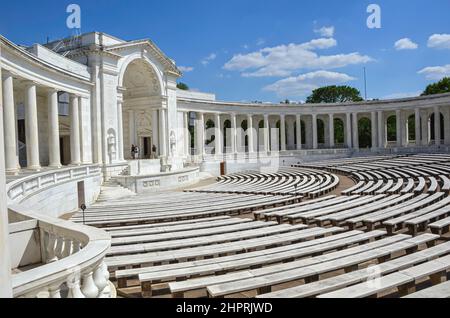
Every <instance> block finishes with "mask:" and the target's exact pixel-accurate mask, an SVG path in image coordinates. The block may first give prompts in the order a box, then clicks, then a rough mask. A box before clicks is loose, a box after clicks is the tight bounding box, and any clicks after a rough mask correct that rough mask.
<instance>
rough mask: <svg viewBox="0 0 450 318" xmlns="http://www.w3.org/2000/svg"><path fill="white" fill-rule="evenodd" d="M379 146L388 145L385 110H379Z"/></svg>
mask: <svg viewBox="0 0 450 318" xmlns="http://www.w3.org/2000/svg"><path fill="white" fill-rule="evenodd" d="M378 147H379V148H382V149H383V148H385V147H386V138H385V137H384V118H383V112H382V111H379V112H378Z"/></svg>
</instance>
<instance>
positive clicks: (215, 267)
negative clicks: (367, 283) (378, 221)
mask: <svg viewBox="0 0 450 318" xmlns="http://www.w3.org/2000/svg"><path fill="white" fill-rule="evenodd" d="M384 234H385V232H381V231H378V232H373V233H361V234H358V235H355V236H352V237H349V238H344V239H339V240H333V241H331V242H324V243H320V242H319V241H324V240H325V239H319V240H315V241H317V242H316V244H314V245H312V244H311V243H312V241H308V242H303V243H299V244H297V246H298V247H294V246H288V247H282V248H278V250H280V251H279V252H273V251H271V250H268V251H265V253H263V255H259V256H257V257H246V258H245V259H242V258H241V256H240V255H239V259H238V260H236V259H231V258H232V257H227V259H228V260H227V261H225V260H223V261H221V262H219V259H217V262H215V263H213V264H207V265H205V266H204V267H202V265H199V264H198V263H196V264H195V266H192V267H189V268H186V267H182V268H177V269H173V270H167V269H164V270H157V269H156V270H155V269H152V271H151V272H147V273H141V274H139V280H140V282H141V284H142V289H143V293H144V296H148V292H149V291H150V292H151V285H152V283H155V282H156V283H161V282H162V281H175V280H177V279H180V278H185V279H188V278H189V277H193V276H195V277H197V276H199V275H202V276H204V275H213V274H216V273H218V272H220V273H221V274H224V273H226V272H230V271H234V270H243V269H246V268H256V267H262V266H269V265H271V264H276V263H281V262H283V263H286V261H294V260H296V259H299V258H303V257H307V256H311V255H321V254H323V253H325V252H327V251H332V250H336V249H342V248H346V247H348V246H350V245H354V244H363V243H365V242H367V241H370V240H373V239H376V238H379V237H380V236H382V235H384ZM313 242H314V241H313ZM263 252H264V251H263ZM268 252H270V254H269V253H268ZM259 254H262V253H260V252H259ZM180 265H183V264H180ZM169 266H170V265H169Z"/></svg>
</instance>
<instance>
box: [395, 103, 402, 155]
mask: <svg viewBox="0 0 450 318" xmlns="http://www.w3.org/2000/svg"><path fill="white" fill-rule="evenodd" d="M401 116H402V112H401V110H396V111H395V119H396V125H395V128H396V130H397V147H401V146H402V117H401Z"/></svg>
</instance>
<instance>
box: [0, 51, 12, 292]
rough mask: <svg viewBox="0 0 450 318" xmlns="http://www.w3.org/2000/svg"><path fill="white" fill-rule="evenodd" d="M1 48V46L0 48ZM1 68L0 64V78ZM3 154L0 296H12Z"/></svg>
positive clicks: (0, 94) (0, 106) (0, 144)
mask: <svg viewBox="0 0 450 318" xmlns="http://www.w3.org/2000/svg"><path fill="white" fill-rule="evenodd" d="M0 50H1V48H0ZM0 53H1V51H0ZM1 78H2V68H1V66H0V79H1ZM3 106H4V105H3V89H2V85H0V123H2V122H3V111H4V110H3ZM4 146H5V143H4V136H3V130H2V129H0V149H4ZM5 179H6V178H5V156H4V151H2V150H0V260H1V261H0V282H1V283H0V298H12V296H13V294H12V285H11V260H10V257H11V256H10V251H9V222H8V209H7V206H6V202H7V199H6V185H5V184H6V180H5Z"/></svg>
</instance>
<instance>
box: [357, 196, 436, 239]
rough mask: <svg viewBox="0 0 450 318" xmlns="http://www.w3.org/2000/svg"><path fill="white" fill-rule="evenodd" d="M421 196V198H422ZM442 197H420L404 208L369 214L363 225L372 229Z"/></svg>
mask: <svg viewBox="0 0 450 318" xmlns="http://www.w3.org/2000/svg"><path fill="white" fill-rule="evenodd" d="M422 196H423V197H422ZM443 196H444V193H442V192H439V193H435V194H433V195H431V196H427V197H425V196H424V195H420V196H419V197H418V198H420V199H418V200H416V201H415V203H412V204H410V205H408V206H406V207H402V208H397V209H396V208H393V209H389V210H386V211H384V212H382V213H376V214H372V215H371V214H369V215H367V217H366V218H365V219H364V220H363V223H364V225H365V226H366V227H367V228H368V229H369V230H371V229H373V228H374V227H375V225H376V224H378V223H383V222H384V221H387V220H389V219H392V218H396V217H399V216H402V215H404V214H407V213H411V212H414V211H416V210H417V209H420V208H423V207H426V206H428V205H430V204H433V203H434V202H436V201H438V200H441V199H442V198H443Z"/></svg>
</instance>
